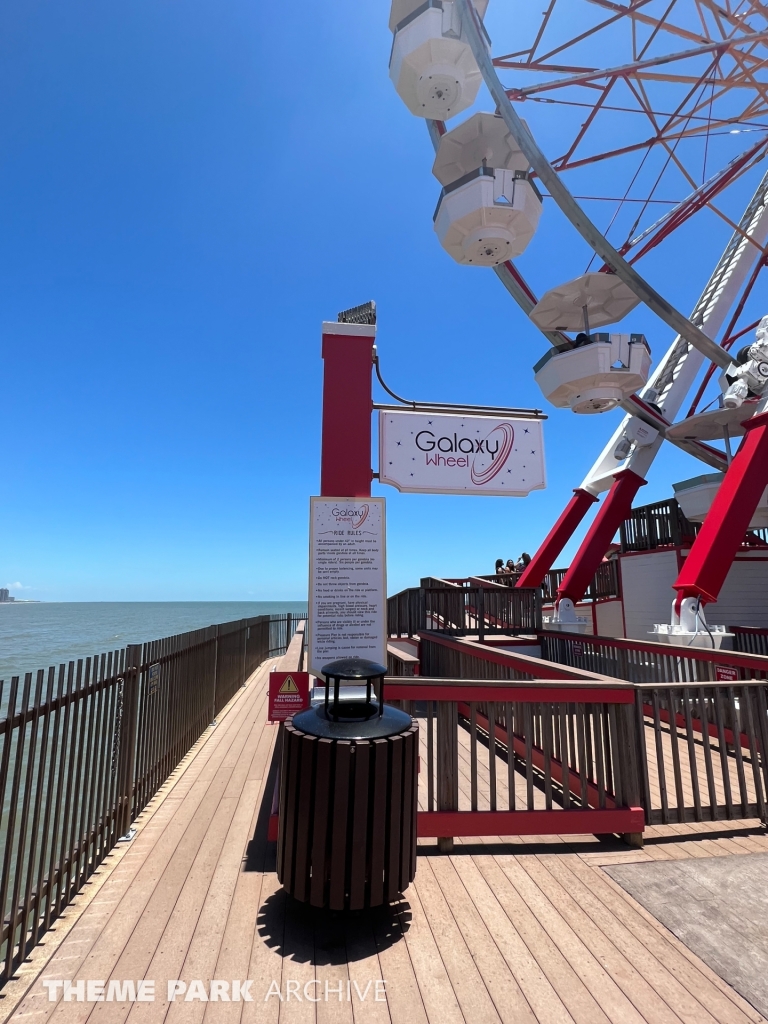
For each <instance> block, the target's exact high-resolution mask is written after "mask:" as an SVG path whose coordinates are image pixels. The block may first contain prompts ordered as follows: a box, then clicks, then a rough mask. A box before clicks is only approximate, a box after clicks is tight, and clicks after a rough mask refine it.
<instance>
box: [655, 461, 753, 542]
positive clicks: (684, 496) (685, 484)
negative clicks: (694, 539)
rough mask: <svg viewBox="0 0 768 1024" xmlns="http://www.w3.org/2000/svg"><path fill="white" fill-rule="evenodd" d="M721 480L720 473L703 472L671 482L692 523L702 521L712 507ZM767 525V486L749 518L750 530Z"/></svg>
mask: <svg viewBox="0 0 768 1024" xmlns="http://www.w3.org/2000/svg"><path fill="white" fill-rule="evenodd" d="M722 482H723V474H722V473H704V474H703V475H702V476H694V477H691V479H690V480H681V481H680V483H677V484H672V488H673V490H674V492H675V497H676V498H677V501H678V504H679V505H680V508H681V510H682V513H683V515H684V516H685V518H686V519H690V520H691V522H692V523H703V522H704V520H705V518H706V516H707V513H708V512H709V510H710V508H711V507H712V502H713V501H714V500H715V495H716V494H717V492H718V491H719V490H720V484H721V483H722ZM766 527H768V487H766V489H765V490H764V491H763V494H762V497H761V498H760V501H759V502H758V506H757V509H756V510H755V514H754V516H753V517H752V519H751V520H750V523H749V528H750V529H751V530H759V529H765V528H766Z"/></svg>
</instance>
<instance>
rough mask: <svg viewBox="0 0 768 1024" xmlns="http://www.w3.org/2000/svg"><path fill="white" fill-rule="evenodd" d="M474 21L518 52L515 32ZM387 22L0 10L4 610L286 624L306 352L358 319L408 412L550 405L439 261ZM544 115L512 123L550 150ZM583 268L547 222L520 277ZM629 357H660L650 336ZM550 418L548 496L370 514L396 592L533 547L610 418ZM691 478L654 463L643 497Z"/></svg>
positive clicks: (37, 7) (689, 271)
mask: <svg viewBox="0 0 768 1024" xmlns="http://www.w3.org/2000/svg"><path fill="white" fill-rule="evenodd" d="M512 6H514V5H512ZM516 6H517V8H518V9H521V5H520V4H519V3H518V4H517V5H516ZM524 6H525V5H523V7H524ZM491 8H492V9H491V11H490V13H489V18H488V23H489V27H490V28H491V33H492V35H493V34H494V31H496V32H499V33H504V32H507V33H509V34H511V33H512V31H513V27H514V26H513V15H514V13H515V12H514V11H513V10H511V8H509V9H505V10H500V11H499V13H498V14H497V16H496V21H495V22H494V16H493V2H492V4H491ZM387 17H388V5H387V4H385V3H384V2H379V0H376V2H374V3H364V4H363V3H359V2H352V0H334V3H333V4H321V5H318V4H313V3H309V2H308V0H299V2H296V3H293V4H280V5H274V4H257V3H254V2H253V0H248V2H245V0H216V2H213V0H184V2H183V3H182V2H180V0H175V2H168V0H151V2H150V0H134V2H132V3H130V4H120V5H118V4H115V3H113V2H111V0H110V2H107V0H69V2H68V3H67V4H61V3H54V2H52V0H8V2H6V3H5V4H3V6H2V9H0V140H1V141H0V294H1V295H2V301H0V351H2V377H1V378H0V380H1V381H2V403H1V406H0V408H1V413H0V414H1V415H2V422H3V427H2V435H1V438H2V441H1V442H0V495H1V496H2V500H0V585H6V584H7V583H11V584H14V585H15V589H14V591H13V592H14V593H15V594H16V595H17V596H18V597H33V598H40V599H43V600H240V599H242V600H268V599H301V598H303V597H304V596H305V595H306V586H307V583H306V577H307V557H306V552H307V522H308V498H309V495H310V494H314V493H317V490H318V485H319V422H320V388H321V369H322V366H321V361H320V323H321V321H322V320H323V319H334V318H335V315H336V313H337V311H338V310H339V309H342V308H344V307H346V306H349V305H353V304H356V303H358V302H362V301H365V300H367V299H369V298H373V299H375V300H376V302H377V304H378V310H379V335H378V347H379V352H380V356H381V361H382V367H383V370H384V373H385V376H386V379H387V380H388V382H389V383H390V385H391V386H392V387H393V388H394V389H395V390H397V391H399V392H400V393H405V394H407V395H408V396H413V397H416V398H420V399H424V400H433V401H434V400H442V401H452V402H457V401H463V402H469V403H482V404H510V405H522V406H540V405H541V404H542V397H541V395H540V392H539V391H538V388H537V387H536V385H535V382H534V381H533V375H532V371H531V366H532V365H533V363H534V362H535V361H536V360H537V359H538V358H539V357H540V356H541V355H542V354H543V352H544V351H545V350H546V342H545V341H544V340H543V339H542V338H541V336H540V335H538V333H537V331H536V330H535V328H534V327H533V326H532V325H531V324H530V323H529V322H528V321H527V320H526V318H525V317H524V316H523V315H522V313H521V312H520V311H519V310H518V309H517V307H516V306H515V305H514V303H513V302H512V301H511V300H510V299H509V297H508V296H507V294H506V292H505V291H504V290H503V288H502V287H501V286H500V284H499V283H498V281H497V280H496V277H495V275H494V274H493V273H492V272H491V271H488V270H481V269H479V268H463V267H459V266H458V265H456V264H454V263H453V262H452V261H451V259H450V258H449V257H448V256H447V255H446V254H445V253H444V252H443V250H442V249H441V248H440V246H439V244H438V242H437V240H436V238H435V236H434V234H433V231H432V223H431V217H432V212H433V209H434V205H435V202H436V199H437V195H438V192H439V186H438V185H437V183H436V182H435V180H434V179H433V178H432V176H431V174H430V168H431V163H432V159H433V154H432V151H431V146H430V143H429V140H428V137H427V133H426V130H425V128H424V125H423V123H421V122H420V121H418V120H417V119H416V118H414V117H412V116H411V115H410V114H409V113H408V111H407V110H406V108H405V106H404V105H403V104H402V103H401V101H400V100H399V98H398V97H397V95H396V93H395V91H394V89H393V87H392V85H391V83H390V81H389V78H388V74H387V59H388V54H389V48H390V45H391V36H390V35H389V33H388V31H387ZM512 48H514V47H513V46H509V47H507V49H512ZM483 108H485V109H489V106H488V101H487V99H486V100H485V102H483V101H482V96H481V100H480V102H479V103H478V109H483ZM547 110H548V108H538V109H536V110H534V111H532V112H531V118H533V120H531V124H532V127H534V129H535V130H536V132H537V137H539V138H540V139H541V140H542V144H543V145H545V147H550V146H552V145H555V144H556V141H557V139H556V136H557V130H558V122H557V120H556V118H555V115H554V114H552V116H551V118H550V121H549V122H547V121H545V120H544V114H545V113H546V112H547ZM525 113H526V116H528V111H527V110H526V111H525ZM534 115H535V117H534ZM531 118H529V120H530V119H531ZM535 118H539V120H538V121H535ZM740 148H744V146H743V144H740ZM548 151H549V149H548ZM737 151H738V150H733V152H734V153H735V152H737ZM729 152H730V151H729ZM612 173H618V172H614V171H611V170H604V169H601V170H600V172H599V175H597V176H596V179H595V183H594V188H596V189H598V190H599V189H603V190H606V189H611V187H612V185H613V182H612V179H611V174H612ZM598 178H599V179H600V180H597V179H598ZM581 187H584V186H581ZM616 187H618V183H617V184H616ZM674 198H680V196H674ZM737 205H738V204H737ZM603 216H604V217H605V214H603ZM718 231H719V232H720V233H719V234H718V233H717V232H718ZM697 232H699V233H698V234H697ZM686 237H687V241H686V244H687V246H688V249H687V252H688V261H687V263H686V264H685V266H683V265H681V264H680V263H674V269H673V272H672V273H670V269H671V268H670V265H669V264H665V263H664V260H663V259H662V257H661V256H659V257H658V258H657V261H656V264H655V265H654V266H655V269H656V272H657V275H658V276H659V277H661V279H663V280H664V281H665V282H666V283H667V284H668V288H667V294H669V297H670V298H673V300H675V301H678V302H679V303H680V304H681V306H682V307H684V308H685V311H686V312H687V310H688V308H689V307H690V306H691V305H692V304H693V302H694V301H695V298H696V297H697V295H698V293H699V291H700V290H701V287H702V285H703V284H704V281H705V280H706V276H707V273H708V270H709V268H710V266H711V264H713V262H714V259H715V258H716V256H717V254H718V252H719V250H720V248H721V247H722V243H723V242H724V240H725V237H726V236H725V235H723V234H722V230H721V229H720V228H716V227H711V226H710V228H706V229H705V228H702V229H699V228H698V227H696V228H691V229H690V231H689V233H688V235H687V236H686ZM713 246H714V248H713ZM586 262H587V257H586V251H585V250H584V248H583V246H582V245H581V243H580V242H579V241H578V239H576V238H575V236H574V235H573V232H572V231H570V230H568V229H566V226H565V225H564V224H563V223H562V220H561V219H559V217H558V215H557V211H556V210H554V209H553V208H552V206H551V202H550V203H548V204H547V203H545V210H544V215H543V217H542V228H541V230H540V232H539V234H538V236H537V238H536V239H535V240H534V243H533V245H532V246H531V249H530V250H529V252H528V253H526V254H525V257H524V258H523V259H522V260H521V263H520V265H521V268H522V269H523V271H524V272H525V273H526V274H527V275H529V276H530V278H531V280H532V281H533V282H534V284H535V286H536V287H537V289H538V290H539V291H543V290H544V289H545V288H546V287H549V286H551V285H553V284H557V283H560V282H561V281H563V280H566V279H568V278H569V277H572V276H575V275H576V274H578V273H581V272H582V271H583V270H584V268H585V266H586ZM631 328H632V329H633V330H643V331H645V332H646V334H647V335H648V337H649V340H650V342H651V345H652V347H653V348H654V350H655V352H656V353H657V354H660V353H661V352H662V351H663V349H664V348H666V346H667V344H668V343H669V340H670V332H669V331H668V329H667V328H666V327H665V326H664V325H663V324H660V323H659V322H658V321H657V320H655V318H653V317H652V316H650V315H649V314H647V313H645V312H643V311H642V310H638V312H637V313H636V314H635V315H634V316H633V318H632V323H631ZM548 411H549V412H550V419H549V421H548V423H547V424H546V431H545V437H546V448H547V461H548V475H549V488H548V489H547V490H546V491H544V492H537V493H535V494H532V495H531V496H530V497H529V498H528V499H525V500H516V499H504V498H465V497H450V496H444V497H435V496H414V495H399V494H398V493H396V492H395V491H392V490H390V489H386V488H381V489H380V493H386V496H387V498H388V499H389V501H388V519H389V531H388V544H389V583H390V589H391V590H392V591H394V590H398V589H400V588H402V587H405V586H408V585H412V584H414V583H416V582H417V580H418V578H419V576H421V575H427V574H431V575H448V576H450V575H464V574H467V573H470V572H484V571H490V570H491V569H492V566H493V562H494V560H495V558H497V557H502V556H503V557H504V558H505V559H506V558H508V557H510V556H517V555H519V553H520V552H521V551H522V550H524V549H525V550H528V551H533V550H534V549H535V548H536V546H537V544H538V543H539V541H540V540H541V539H542V538H543V536H544V535H545V533H546V532H547V530H548V528H549V526H550V525H551V523H552V521H553V520H554V518H555V517H556V516H557V515H558V514H559V512H560V510H561V508H562V507H563V505H564V504H565V502H566V501H567V500H568V498H569V496H570V493H571V490H572V488H574V487H576V486H578V484H579V483H580V481H581V479H582V477H583V475H584V473H585V472H586V471H587V470H588V469H589V467H590V465H591V464H592V462H593V461H594V459H595V457H596V456H597V454H598V452H599V451H600V449H601V447H602V445H603V443H604V442H605V439H606V438H607V436H608V434H609V433H610V431H611V430H612V429H613V427H614V425H615V423H616V422H617V419H618V414H606V415H605V416H601V417H582V418H578V419H577V418H576V417H575V416H573V415H572V414H570V413H566V412H558V411H556V410H548ZM697 472H699V469H698V466H697V464H696V463H695V462H693V461H692V460H690V459H689V458H688V457H687V456H684V455H682V454H681V453H679V452H676V451H674V450H672V451H670V452H665V453H664V455H663V457H662V458H660V459H659V460H658V462H657V464H656V466H655V467H654V469H653V473H652V477H651V480H650V482H649V484H648V486H647V487H645V488H644V489H643V491H641V495H640V498H641V500H643V501H652V500H656V499H660V498H663V497H667V496H668V495H669V494H670V493H671V482H672V481H673V480H678V479H682V478H684V477H686V476H693V475H695V474H696V473H697ZM575 543H576V541H574V545H575ZM574 545H572V546H571V548H570V549H569V550H568V552H566V555H565V556H564V557H563V558H562V559H561V563H562V564H564V563H565V562H566V561H567V556H568V555H569V554H570V553H571V552H572V551H573V550H574ZM18 584H21V586H18Z"/></svg>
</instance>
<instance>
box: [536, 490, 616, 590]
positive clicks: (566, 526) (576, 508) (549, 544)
mask: <svg viewBox="0 0 768 1024" xmlns="http://www.w3.org/2000/svg"><path fill="white" fill-rule="evenodd" d="M595 501H597V498H596V497H595V495H594V494H590V493H589V491H585V490H583V489H582V488H581V487H578V488H576V490H575V491H574V492H573V497H572V498H571V500H570V501H569V502H568V504H567V505H566V506H565V511H564V512H563V514H562V515H561V516H560V518H559V519H558V520H557V522H556V523H555V525H554V526H553V527H552V529H551V530H550V531H549V533H548V534H547V537H546V539H545V540H544V543H543V544H542V545H541V547H540V548H539V550H538V551H537V552H536V554H535V555H534V556H533V558H532V559H531V560H530V562H529V563H528V565H527V567H526V569H525V571H524V573H523V575H522V576H521V577H520V579H519V580H518V581H517V583H516V586H518V587H540V586H541V584H542V583H543V582H544V579H545V577H546V575H547V573H548V572H549V570H550V569H551V568H552V566H553V565H554V563H555V559H556V558H557V556H558V555H559V554H560V552H561V551H562V550H563V548H564V547H565V545H566V544H567V543H568V541H569V540H570V538H571V537H572V536H573V531H574V530H575V529H576V527H577V526H578V525H579V523H580V522H581V520H582V519H583V518H584V516H585V515H586V514H587V510H588V509H589V507H590V505H591V504H592V503H593V502H595Z"/></svg>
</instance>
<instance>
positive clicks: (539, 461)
mask: <svg viewBox="0 0 768 1024" xmlns="http://www.w3.org/2000/svg"><path fill="white" fill-rule="evenodd" d="M379 478H380V480H381V483H383V484H390V485H391V486H392V487H396V488H397V489H398V491H412V492H416V493H420V494H492V495H502V496H504V495H506V496H509V497H524V496H525V495H527V494H529V493H530V492H531V491H536V490H541V489H542V488H544V487H546V485H547V479H546V470H545V466H544V436H543V430H542V420H541V419H533V418H530V419H527V418H517V417H514V418H512V417H510V418H509V419H505V418H500V417H497V416H484V415H481V416H478V415H472V416H456V415H446V414H444V413H424V412H405V411H404V412H400V411H399V410H398V411H393V410H381V411H380V413H379Z"/></svg>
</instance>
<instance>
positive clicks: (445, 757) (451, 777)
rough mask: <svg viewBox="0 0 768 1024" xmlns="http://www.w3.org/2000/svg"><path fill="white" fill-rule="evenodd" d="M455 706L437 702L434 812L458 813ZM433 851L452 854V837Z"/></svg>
mask: <svg viewBox="0 0 768 1024" xmlns="http://www.w3.org/2000/svg"><path fill="white" fill-rule="evenodd" d="M458 719H459V706H458V704H457V703H456V701H439V702H438V705H437V809H438V811H458V809H459V742H458V734H457V729H458ZM437 847H438V849H439V850H440V852H441V853H450V852H451V851H452V850H453V836H440V837H439V838H438V840H437Z"/></svg>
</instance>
